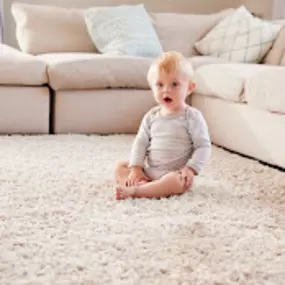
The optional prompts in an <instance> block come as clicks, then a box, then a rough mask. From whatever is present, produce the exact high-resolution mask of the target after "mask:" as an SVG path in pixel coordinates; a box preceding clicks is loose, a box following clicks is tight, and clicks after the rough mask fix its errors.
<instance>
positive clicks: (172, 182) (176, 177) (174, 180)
mask: <svg viewBox="0 0 285 285" xmlns="http://www.w3.org/2000/svg"><path fill="white" fill-rule="evenodd" d="M162 179H163V180H164V181H165V183H166V184H167V185H168V187H171V189H172V191H173V192H174V193H175V194H183V193H184V192H185V190H186V189H185V187H184V186H183V183H182V180H181V175H180V174H179V173H178V172H169V173H167V174H166V175H165V176H164V177H163V178H162Z"/></svg>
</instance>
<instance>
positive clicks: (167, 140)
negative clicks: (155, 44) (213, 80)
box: [115, 51, 211, 200]
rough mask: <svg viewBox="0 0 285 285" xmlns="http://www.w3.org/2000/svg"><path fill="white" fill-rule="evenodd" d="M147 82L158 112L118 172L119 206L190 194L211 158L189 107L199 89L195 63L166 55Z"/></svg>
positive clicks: (200, 121) (204, 132)
mask: <svg viewBox="0 0 285 285" xmlns="http://www.w3.org/2000/svg"><path fill="white" fill-rule="evenodd" d="M147 79H148V82H149V84H150V87H151V89H152V91H153V94H154V97H155V100H156V102H157V103H158V106H155V107H153V108H152V109H151V110H150V111H149V112H148V113H146V115H145V116H144V118H143V120H142V122H141V125H140V128H139V130H138V133H137V135H136V137H135V140H134V143H133V145H132V149H131V153H130V159H129V161H128V162H119V163H118V165H117V166H116V170H115V179H116V182H117V184H119V186H118V187H117V188H116V198H117V199H118V200H120V199H125V198H128V197H138V198H140V197H144V198H160V197H167V196H170V195H174V194H182V193H184V192H185V191H186V190H187V189H189V188H190V186H191V185H192V183H193V179H194V176H195V175H198V174H199V172H200V171H201V170H202V168H203V167H204V165H205V163H206V162H207V161H208V159H209V157H210V153H211V141H210V137H209V133H208V127H207V125H206V122H205V120H204V118H203V116H202V114H201V112H200V111H198V110H197V109H195V108H193V107H190V106H189V105H187V104H186V102H185V99H186V98H187V96H188V95H189V94H190V93H191V92H192V91H193V89H194V87H195V83H194V81H193V69H192V66H191V65H190V63H189V62H188V61H187V60H186V59H185V58H184V57H183V56H182V55H181V54H180V53H178V52H174V51H172V52H166V53H164V54H163V55H162V56H161V57H159V58H158V59H156V60H155V62H154V63H153V64H152V65H151V67H150V69H149V72H148V75H147Z"/></svg>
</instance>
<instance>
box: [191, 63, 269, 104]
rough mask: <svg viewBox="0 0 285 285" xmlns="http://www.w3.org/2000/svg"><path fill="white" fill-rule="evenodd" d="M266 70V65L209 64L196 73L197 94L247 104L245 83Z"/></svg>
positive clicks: (199, 68)
mask: <svg viewBox="0 0 285 285" xmlns="http://www.w3.org/2000/svg"><path fill="white" fill-rule="evenodd" d="M264 69H266V66H265V65H258V64H243V63H221V64H208V65H203V66H201V67H198V68H197V69H196V71H195V79H196V90H195V92H196V93H199V94H201V95H206V96H213V97H218V98H222V99H225V100H229V101H234V102H245V101H246V98H245V95H244V88H245V82H246V80H247V79H248V78H250V77H252V76H253V75H255V74H257V73H259V72H261V71H262V70H264Z"/></svg>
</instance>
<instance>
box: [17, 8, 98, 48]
mask: <svg viewBox="0 0 285 285" xmlns="http://www.w3.org/2000/svg"><path fill="white" fill-rule="evenodd" d="M12 15H13V17H14V20H15V22H16V38H17V41H18V44H19V47H20V49H21V50H22V51H24V52H27V53H30V54H42V53H50V52H95V51H96V48H95V46H94V44H93V43H92V40H91V39H90V37H89V35H88V32H87V29H86V25H85V22H84V14H83V10H79V9H65V8H58V7H51V6H41V5H31V4H24V3H15V4H14V5H13V6H12Z"/></svg>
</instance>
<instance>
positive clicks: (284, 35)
mask: <svg viewBox="0 0 285 285" xmlns="http://www.w3.org/2000/svg"><path fill="white" fill-rule="evenodd" d="M273 23H276V24H279V25H282V29H281V30H280V31H279V33H278V35H277V37H276V39H275V41H274V43H273V46H272V48H271V49H270V51H269V52H268V53H267V54H266V56H265V58H264V63H265V64H270V65H281V64H282V63H281V60H282V57H283V56H284V53H285V20H276V21H274V22H273Z"/></svg>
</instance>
